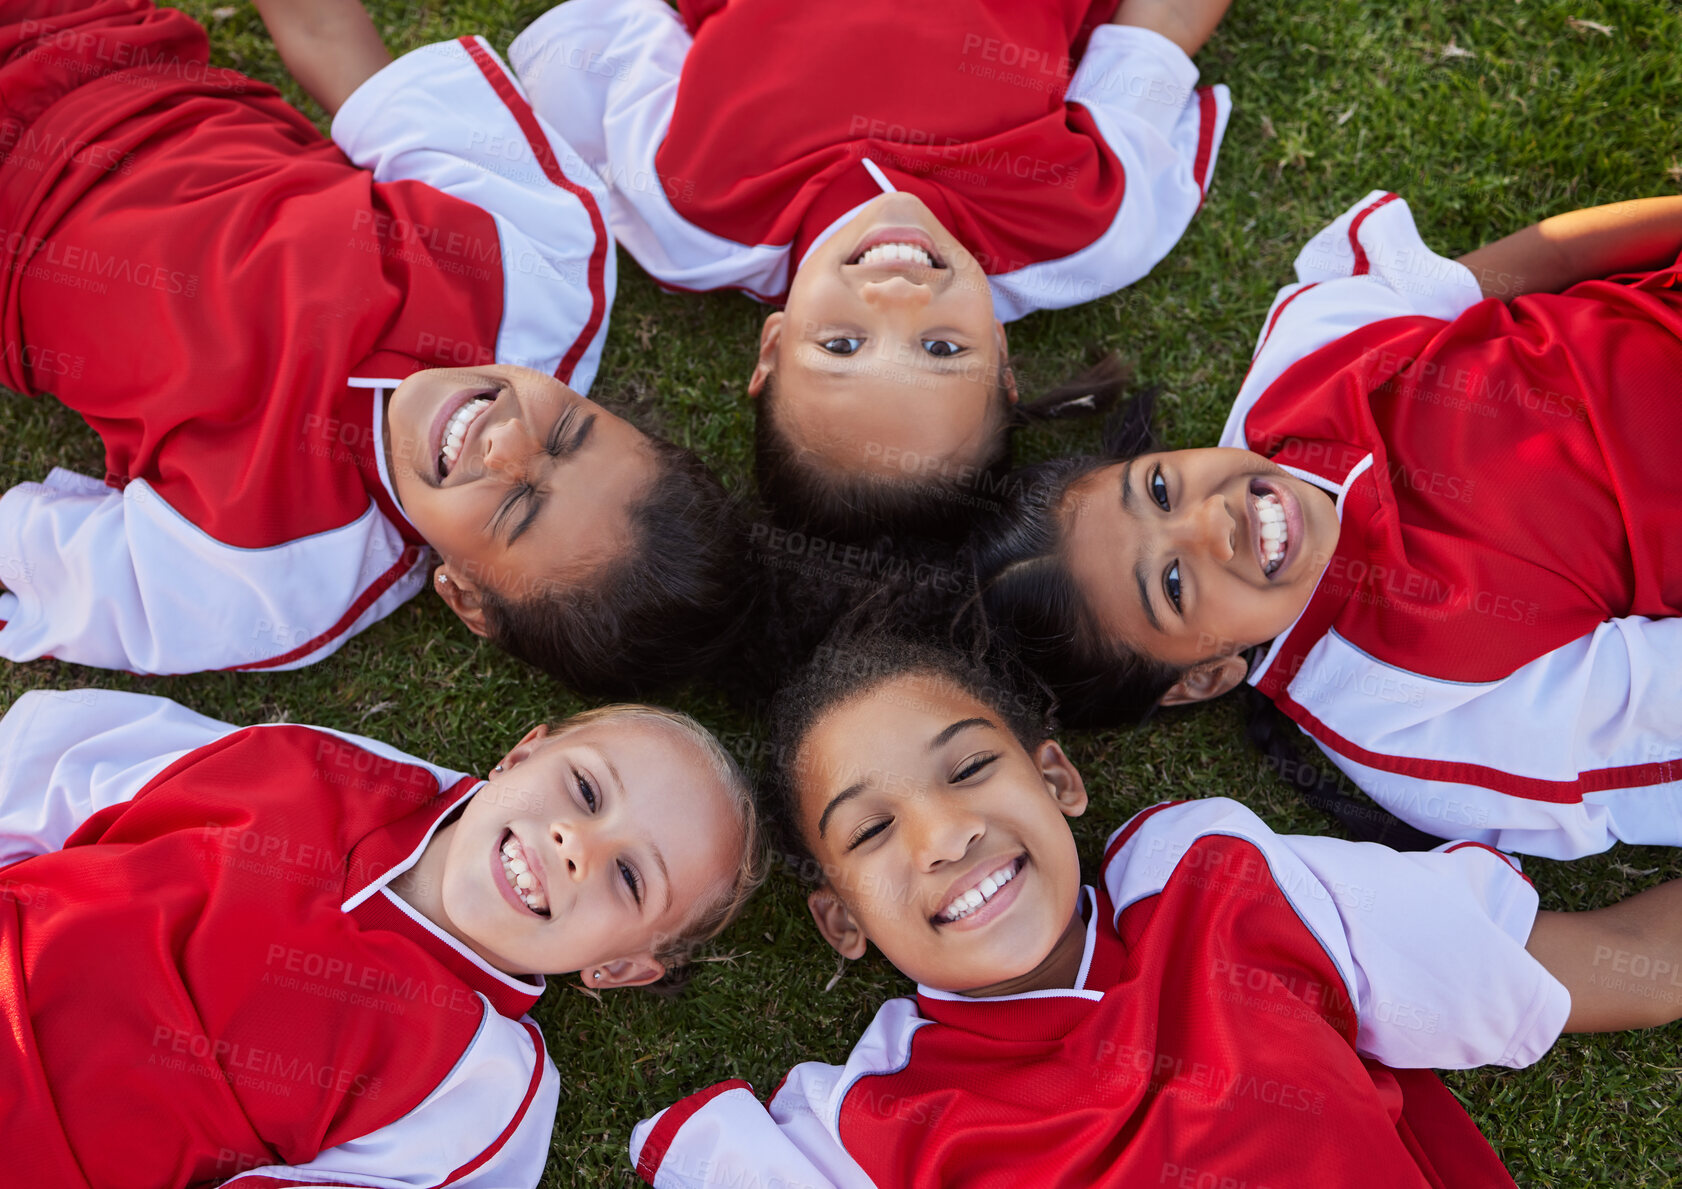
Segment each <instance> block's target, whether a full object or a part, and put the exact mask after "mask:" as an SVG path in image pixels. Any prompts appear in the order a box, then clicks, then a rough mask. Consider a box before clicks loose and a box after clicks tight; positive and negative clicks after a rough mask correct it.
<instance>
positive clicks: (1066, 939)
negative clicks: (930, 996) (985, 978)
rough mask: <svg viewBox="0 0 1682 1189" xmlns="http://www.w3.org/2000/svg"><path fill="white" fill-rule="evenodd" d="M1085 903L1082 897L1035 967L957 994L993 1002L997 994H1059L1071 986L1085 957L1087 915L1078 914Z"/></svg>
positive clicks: (1084, 898)
mask: <svg viewBox="0 0 1682 1189" xmlns="http://www.w3.org/2000/svg"><path fill="white" fill-rule="evenodd" d="M1085 903H1086V897H1085V896H1084V895H1082V896H1081V899H1080V903H1077V904H1076V905H1075V911H1074V914H1073V915H1072V916H1071V917H1070V918H1069V923H1068V925H1067V926H1066V927H1065V928H1064V930H1063V932H1062V934H1061V935H1060V936H1059V937H1058V938H1057V941H1056V943H1055V944H1053V945H1052V947H1051V952H1050V953H1049V954H1047V955H1046V956H1045V958H1044V959H1043V960H1042V961H1041V962H1040V964H1039V965H1038V966H1036V967H1034V968H1033V969H1032V970H1030V971H1028V972H1027V973H1026V974H1019V975H1017V976H1016V977H1015V978H1007V979H1005V980H1004V982H1002V983H994V984H993V985H992V986H990V987H977V988H976V989H975V990H973V991H962V992H960V994H962V995H965V996H968V997H969V998H971V999H995V998H997V997H998V996H1000V995H1020V994H1022V993H1023V992H1024V991H1061V990H1067V989H1069V988H1070V987H1073V986H1074V985H1075V979H1076V977H1077V976H1079V974H1080V963H1081V959H1082V958H1084V957H1085V956H1086V916H1085V914H1084V913H1083V912H1082V911H1081V909H1082V907H1083V906H1084V905H1085Z"/></svg>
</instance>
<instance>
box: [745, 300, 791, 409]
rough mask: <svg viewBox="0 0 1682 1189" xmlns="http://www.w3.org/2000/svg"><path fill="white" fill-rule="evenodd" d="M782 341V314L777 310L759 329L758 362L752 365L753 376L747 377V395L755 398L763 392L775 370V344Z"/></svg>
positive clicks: (768, 315) (768, 316) (766, 317)
mask: <svg viewBox="0 0 1682 1189" xmlns="http://www.w3.org/2000/svg"><path fill="white" fill-rule="evenodd" d="M782 341H783V312H782V311H781V310H778V311H777V312H776V313H774V314H767V315H766V316H765V325H764V326H762V327H760V329H759V362H757V363H755V364H754V365H753V375H751V376H749V377H748V395H749V396H750V397H757V396H758V395H759V394H760V393H761V392H763V391H764V390H765V381H767V380H769V379H770V378H771V373H772V372H774V371H775V370H776V369H777V344H779V343H781V342H782Z"/></svg>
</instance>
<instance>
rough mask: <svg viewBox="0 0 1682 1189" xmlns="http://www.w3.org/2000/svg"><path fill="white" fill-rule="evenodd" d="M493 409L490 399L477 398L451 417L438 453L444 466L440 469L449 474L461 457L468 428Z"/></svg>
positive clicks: (439, 459) (445, 427)
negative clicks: (481, 415) (488, 410)
mask: <svg viewBox="0 0 1682 1189" xmlns="http://www.w3.org/2000/svg"><path fill="white" fill-rule="evenodd" d="M490 407H491V401H490V398H489V397H484V396H480V397H475V398H474V399H473V400H470V401H468V402H467V403H466V404H465V405H463V406H461V408H459V409H457V410H456V411H455V412H454V413H452V414H451V415H450V419H449V421H448V422H447V423H446V424H445V425H444V443H443V446H442V447H441V448H440V449H439V451H438V461H439V462H440V463H441V464H443V465H442V466H441V467H440V468H439V469H440V471H441V472H443V473H445V474H448V473H449V471H450V468H451V467H453V466H455V465H456V459H457V458H459V457H460V456H461V444H462V443H463V442H465V441H466V440H467V428H468V426H470V425H472V424H473V422H474V419H475V418H477V417H478V416H479V414H480V413H482V412H484V411H485V410H486V409H488V408H490Z"/></svg>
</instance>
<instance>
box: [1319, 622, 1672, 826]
mask: <svg viewBox="0 0 1682 1189" xmlns="http://www.w3.org/2000/svg"><path fill="white" fill-rule="evenodd" d="M1514 630H1522V625H1519V626H1518V627H1516V628H1515V629H1514ZM1287 690H1288V692H1289V693H1290V695H1291V697H1292V698H1293V699H1295V700H1296V701H1297V702H1298V703H1299V704H1301V705H1302V706H1304V707H1305V708H1307V709H1308V710H1309V711H1310V712H1311V713H1313V714H1314V715H1315V717H1317V718H1318V719H1319V720H1320V721H1321V722H1322V723H1324V724H1325V725H1326V727H1328V728H1329V729H1330V730H1332V731H1335V732H1336V733H1337V734H1338V735H1339V736H1341V737H1342V738H1343V739H1345V740H1348V741H1349V742H1350V743H1353V744H1355V745H1357V746H1359V747H1362V748H1365V749H1366V750H1367V751H1371V752H1375V753H1377V754H1380V755H1385V756H1397V757H1401V758H1402V759H1403V760H1407V759H1410V758H1413V757H1419V758H1422V759H1428V760H1430V761H1431V762H1432V763H1434V764H1435V763H1464V764H1473V765H1479V766H1480V767H1484V768H1489V769H1493V771H1490V772H1488V773H1487V774H1486V775H1485V776H1484V778H1483V779H1484V780H1485V781H1486V782H1487V783H1471V782H1469V781H1459V780H1454V779H1449V778H1448V777H1447V775H1446V774H1443V775H1439V774H1438V773H1437V772H1436V771H1434V770H1432V769H1427V768H1424V767H1423V766H1419V765H1416V767H1419V770H1420V774H1418V775H1415V774H1410V773H1408V772H1394V771H1386V770H1383V769H1380V768H1376V767H1372V766H1369V765H1367V764H1364V763H1362V762H1361V761H1360V760H1359V759H1358V758H1356V757H1354V756H1346V755H1343V754H1341V753H1340V752H1339V751H1338V750H1337V749H1336V748H1335V747H1332V746H1329V745H1327V744H1325V743H1321V742H1320V741H1319V740H1318V739H1316V740H1315V742H1316V743H1318V744H1319V745H1320V747H1321V749H1322V750H1323V751H1325V753H1326V754H1327V755H1328V756H1329V757H1330V758H1331V760H1332V762H1333V763H1335V764H1336V765H1337V766H1338V767H1339V768H1341V769H1342V770H1343V771H1345V772H1347V773H1348V774H1349V778H1350V779H1351V780H1353V781H1354V782H1355V783H1356V784H1357V785H1359V786H1360V787H1361V788H1362V789H1364V790H1365V791H1366V792H1367V794H1368V795H1369V796H1371V797H1372V798H1373V800H1375V801H1377V802H1378V803H1379V804H1381V805H1383V806H1384V807H1385V808H1386V809H1388V810H1390V812H1392V813H1394V814H1395V815H1396V816H1397V817H1399V818H1401V819H1402V820H1404V821H1407V822H1410V823H1412V824H1413V825H1416V826H1418V827H1419V828H1420V829H1422V830H1426V831H1429V832H1431V833H1433V834H1437V835H1438V836H1443V835H1448V836H1451V837H1455V838H1468V839H1473V840H1476V841H1479V842H1485V843H1488V844H1489V845H1491V846H1494V847H1498V848H1499V849H1501V850H1512V851H1520V852H1522V853H1524V854H1533V855H1543V856H1546V857H1548V858H1553V859H1574V858H1577V857H1579V856H1581V855H1589V854H1598V853H1599V852H1601V851H1603V850H1605V849H1606V848H1607V847H1609V846H1611V845H1612V844H1613V843H1614V842H1620V841H1622V842H1629V843H1638V844H1648V845H1667V846H1678V845H1682V762H1679V761H1682V728H1679V726H1678V724H1679V723H1682V620H1678V619H1644V618H1640V617H1628V618H1623V619H1612V620H1607V621H1606V622H1605V623H1602V624H1600V625H1599V626H1597V627H1596V628H1595V630H1594V631H1592V632H1590V633H1589V634H1588V635H1585V636H1581V637H1579V638H1577V639H1576V640H1573V641H1571V642H1570V643H1568V644H1564V645H1562V646H1560V647H1559V648H1556V649H1554V650H1553V651H1552V652H1549V653H1545V654H1544V655H1542V656H1539V657H1537V658H1536V659H1535V660H1533V661H1531V662H1530V663H1529V664H1527V665H1524V666H1523V667H1521V668H1519V669H1517V670H1516V671H1514V672H1513V673H1512V674H1511V675H1510V676H1508V677H1505V678H1503V679H1502V680H1500V681H1490V682H1481V683H1468V682H1455V681H1440V680H1437V679H1434V678H1432V677H1429V676H1425V675H1423V674H1419V673H1412V672H1408V671H1406V670H1403V669H1399V668H1396V667H1395V666H1392V665H1387V664H1384V663H1383V662H1381V661H1378V660H1375V659H1374V658H1372V657H1371V656H1369V655H1367V654H1366V653H1365V652H1363V651H1361V650H1360V649H1359V648H1356V647H1355V646H1354V645H1352V644H1350V643H1349V642H1348V641H1347V640H1345V639H1344V638H1343V637H1342V636H1339V635H1338V634H1337V633H1335V632H1330V633H1327V635H1326V636H1325V637H1323V638H1322V639H1321V640H1320V641H1319V642H1318V643H1316V644H1315V646H1314V647H1313V649H1311V650H1310V652H1309V654H1308V656H1307V657H1306V658H1305V659H1304V662H1303V665H1302V667H1301V669H1300V670H1299V671H1298V673H1297V675H1296V676H1295V677H1294V678H1293V679H1292V681H1291V683H1290V685H1289V686H1288V687H1287ZM1666 761H1669V762H1670V763H1671V764H1672V765H1673V766H1674V767H1675V778H1674V779H1671V780H1658V781H1654V782H1651V783H1631V784H1630V785H1629V787H1624V788H1613V789H1607V790H1603V791H1598V792H1589V793H1584V794H1583V795H1582V796H1581V798H1580V799H1579V798H1578V797H1576V796H1575V795H1574V794H1573V795H1571V796H1570V798H1569V799H1567V800H1563V801H1548V800H1541V799H1538V798H1535V797H1530V796H1524V795H1519V794H1516V793H1515V792H1510V791H1503V788H1502V786H1503V785H1506V786H1507V787H1508V788H1515V787H1517V786H1515V785H1513V784H1512V782H1511V781H1510V780H1509V778H1508V774H1510V775H1511V776H1512V777H1518V778H1532V779H1537V780H1546V781H1559V782H1571V781H1575V780H1577V779H1578V776H1579V774H1580V773H1583V772H1592V771H1599V770H1602V769H1607V768H1621V767H1625V766H1630V767H1637V766H1641V765H1648V764H1660V763H1664V762H1666ZM1633 779H1634V778H1632V780H1633Z"/></svg>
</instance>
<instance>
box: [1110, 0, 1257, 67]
mask: <svg viewBox="0 0 1682 1189" xmlns="http://www.w3.org/2000/svg"><path fill="white" fill-rule="evenodd" d="M1231 4H1232V0H1121V4H1120V6H1119V7H1117V8H1116V10H1115V16H1113V17H1111V18H1110V23H1111V24H1112V25H1137V26H1139V27H1140V28H1144V29H1149V30H1151V31H1152V32H1154V33H1160V34H1162V35H1163V36H1164V37H1166V38H1167V39H1168V40H1169V41H1172V42H1173V43H1174V44H1175V45H1177V46H1179V47H1180V48H1181V49H1183V50H1184V51H1185V52H1186V56H1187V57H1190V56H1191V55H1192V54H1195V53H1196V52H1197V51H1198V50H1200V49H1202V48H1203V44H1204V42H1206V41H1208V40H1209V37H1210V35H1211V34H1213V33H1214V32H1215V26H1216V25H1219V24H1220V23H1221V18H1222V17H1223V16H1225V15H1226V10H1227V8H1228V7H1230V6H1231Z"/></svg>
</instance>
